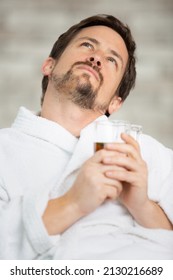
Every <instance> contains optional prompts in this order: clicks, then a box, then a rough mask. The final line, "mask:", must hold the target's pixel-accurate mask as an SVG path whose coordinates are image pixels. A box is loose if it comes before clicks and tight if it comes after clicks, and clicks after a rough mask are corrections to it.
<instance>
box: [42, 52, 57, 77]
mask: <svg viewBox="0 0 173 280" xmlns="http://www.w3.org/2000/svg"><path fill="white" fill-rule="evenodd" d="M54 66H55V60H54V59H53V58H52V57H48V58H47V59H46V60H45V61H44V63H43V65H42V68H41V70H42V73H43V75H44V76H49V74H50V73H51V72H52V70H53V68H54Z"/></svg>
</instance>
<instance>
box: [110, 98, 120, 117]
mask: <svg viewBox="0 0 173 280" xmlns="http://www.w3.org/2000/svg"><path fill="white" fill-rule="evenodd" d="M122 104H123V102H122V99H121V97H119V96H114V97H113V98H112V100H111V102H110V104H109V107H108V112H109V114H110V115H111V114H112V113H114V112H116V111H118V110H119V109H120V107H121V106H122Z"/></svg>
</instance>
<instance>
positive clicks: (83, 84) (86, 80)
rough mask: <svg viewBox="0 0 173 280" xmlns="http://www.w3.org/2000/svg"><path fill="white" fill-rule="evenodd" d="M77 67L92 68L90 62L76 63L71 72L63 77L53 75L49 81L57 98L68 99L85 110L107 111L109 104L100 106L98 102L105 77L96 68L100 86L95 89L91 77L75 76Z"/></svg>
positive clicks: (84, 75) (86, 75)
mask: <svg viewBox="0 0 173 280" xmlns="http://www.w3.org/2000/svg"><path fill="white" fill-rule="evenodd" d="M77 65H88V66H91V67H92V64H91V63H90V62H76V63H74V64H73V65H72V67H71V68H70V70H69V71H68V72H67V73H65V74H64V75H62V76H58V75H57V74H55V73H53V72H52V73H51V74H50V77H49V79H50V80H51V82H52V84H53V86H54V88H55V90H56V95H57V97H66V98H67V99H68V100H70V101H72V102H73V103H74V104H76V105H78V106H79V107H80V108H83V109H90V110H99V111H106V109H107V107H108V104H109V103H108V104H107V103H106V104H99V103H97V102H96V98H97V96H98V92H99V89H100V87H101V85H102V83H103V76H102V74H101V73H100V72H99V69H97V67H96V66H95V68H94V67H93V68H94V69H95V71H97V73H98V76H99V85H98V87H97V88H96V89H94V87H93V85H92V84H91V82H90V75H88V74H87V73H83V74H82V75H75V74H74V72H73V68H74V67H75V66H77Z"/></svg>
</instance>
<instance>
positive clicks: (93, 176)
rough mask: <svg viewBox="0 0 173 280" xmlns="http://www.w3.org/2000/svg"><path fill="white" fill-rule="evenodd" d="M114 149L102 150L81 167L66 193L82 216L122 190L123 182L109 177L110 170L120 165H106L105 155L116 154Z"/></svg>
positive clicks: (116, 195)
mask: <svg viewBox="0 0 173 280" xmlns="http://www.w3.org/2000/svg"><path fill="white" fill-rule="evenodd" d="M115 153H116V152H114V151H108V150H104V149H103V150H100V151H98V152H96V153H95V154H94V156H93V157H92V158H90V159H89V160H87V161H86V162H85V163H84V165H83V166H82V167H81V169H80V172H79V174H78V176H77V178H76V180H75V182H74V184H73V186H72V188H71V189H70V190H69V191H68V192H67V193H66V197H67V198H68V201H70V203H72V204H75V205H77V207H78V209H79V212H80V214H81V216H83V215H87V214H89V213H90V212H92V211H94V210H95V209H96V208H97V207H98V206H100V205H101V204H102V203H103V202H104V201H105V200H106V199H116V198H117V197H118V196H119V195H120V193H121V191H122V182H120V181H119V180H116V179H115V178H108V177H107V176H105V173H106V172H107V171H108V170H114V171H116V170H119V169H121V168H120V167H116V166H114V165H113V166H111V165H110V164H109V165H104V164H103V161H104V158H105V157H110V156H115Z"/></svg>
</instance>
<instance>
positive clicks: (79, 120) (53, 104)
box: [41, 94, 101, 137]
mask: <svg viewBox="0 0 173 280" xmlns="http://www.w3.org/2000/svg"><path fill="white" fill-rule="evenodd" d="M99 116H101V114H100V113H98V112H95V111H93V110H86V109H82V108H79V107H78V106H77V105H75V104H74V103H72V102H71V101H69V100H55V99H54V98H51V97H50V96H49V95H48V94H45V97H44V102H43V106H42V109H41V117H43V118H46V119H48V120H51V121H54V122H56V123H58V124H60V125H61V126H63V127H64V128H65V129H67V130H68V131H69V132H70V133H71V134H73V135H74V136H76V137H79V136H80V131H81V130H82V129H83V128H84V127H85V126H86V125H88V124H89V123H91V122H92V121H94V120H95V119H96V118H98V117H99Z"/></svg>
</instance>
